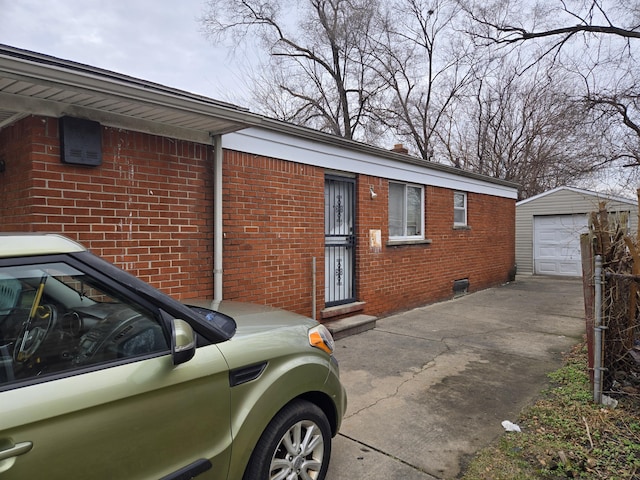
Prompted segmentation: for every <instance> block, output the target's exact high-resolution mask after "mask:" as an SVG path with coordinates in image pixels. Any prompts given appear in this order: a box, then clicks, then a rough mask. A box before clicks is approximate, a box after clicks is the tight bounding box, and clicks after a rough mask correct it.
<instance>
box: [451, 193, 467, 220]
mask: <svg viewBox="0 0 640 480" xmlns="http://www.w3.org/2000/svg"><path fill="white" fill-rule="evenodd" d="M453 226H454V227H466V226H467V194H466V193H464V192H454V193H453Z"/></svg>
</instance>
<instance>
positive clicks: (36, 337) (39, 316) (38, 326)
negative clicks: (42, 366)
mask: <svg viewBox="0 0 640 480" xmlns="http://www.w3.org/2000/svg"><path fill="white" fill-rule="evenodd" d="M57 318H58V311H57V310H56V307H54V306H53V305H39V306H38V307H37V308H36V310H35V314H34V315H33V318H31V319H29V320H27V321H26V322H25V323H24V324H23V325H22V327H21V328H20V333H19V334H18V337H17V339H16V344H15V347H14V349H13V360H14V361H16V362H18V363H25V362H27V361H29V359H31V357H33V356H34V355H35V353H36V352H37V351H38V349H39V348H40V346H41V345H42V342H44V340H45V338H47V335H48V334H49V332H50V331H51V328H52V327H53V325H55V323H56V320H57Z"/></svg>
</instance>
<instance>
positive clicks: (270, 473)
mask: <svg viewBox="0 0 640 480" xmlns="http://www.w3.org/2000/svg"><path fill="white" fill-rule="evenodd" d="M330 456H331V428H330V426H329V421H328V420H327V417H326V416H325V414H324V413H323V411H322V410H321V409H320V408H319V407H318V406H316V405H314V404H313V403H310V402H307V401H304V400H296V401H294V402H292V403H290V404H289V405H287V406H286V407H284V408H283V409H282V410H280V412H278V414H277V415H276V416H275V417H274V418H273V420H271V423H269V425H268V426H267V428H266V429H265V431H264V432H263V433H262V436H261V437H260V440H259V441H258V444H257V445H256V447H255V449H254V451H253V454H252V455H251V459H250V460H249V466H248V467H247V471H246V473H245V475H244V480H276V479H283V480H295V479H305V480H307V479H313V480H323V479H324V477H325V475H326V474H327V468H328V467H329V458H330Z"/></svg>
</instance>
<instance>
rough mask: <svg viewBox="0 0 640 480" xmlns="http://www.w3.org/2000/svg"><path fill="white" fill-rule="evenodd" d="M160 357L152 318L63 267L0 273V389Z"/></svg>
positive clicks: (160, 340)
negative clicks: (72, 371)
mask: <svg viewBox="0 0 640 480" xmlns="http://www.w3.org/2000/svg"><path fill="white" fill-rule="evenodd" d="M168 351H169V342H168V341H167V335H166V332H165V329H163V328H162V326H161V324H160V322H159V321H158V319H157V318H155V316H154V315H153V314H151V313H150V312H148V311H147V310H146V309H144V308H142V307H141V306H139V305H137V304H136V303H134V302H132V301H130V300H128V299H123V298H120V297H119V296H117V295H114V294H113V293H111V292H110V291H109V289H108V288H106V287H105V286H104V285H101V284H100V283H99V282H97V281H96V280H95V279H93V278H90V277H89V276H87V275H85V274H84V273H82V272H80V271H78V270H76V269H74V268H73V267H70V266H69V265H66V264H62V263H55V264H42V265H29V266H25V267H4V268H2V269H0V387H2V386H3V385H4V384H8V383H12V382H17V381H21V380H24V379H29V378H32V377H36V376H42V375H47V374H51V373H57V372H61V371H65V370H70V369H77V368H82V367H85V366H89V365H98V364H104V363H105V362H113V361H119V360H124V359H131V358H137V357H140V356H144V355H149V354H154V353H159V352H168Z"/></svg>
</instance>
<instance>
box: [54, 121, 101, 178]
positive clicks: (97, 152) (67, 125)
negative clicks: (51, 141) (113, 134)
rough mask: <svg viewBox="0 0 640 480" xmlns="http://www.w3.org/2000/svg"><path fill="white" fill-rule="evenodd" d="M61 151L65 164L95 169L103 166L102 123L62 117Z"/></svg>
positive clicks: (60, 123)
mask: <svg viewBox="0 0 640 480" xmlns="http://www.w3.org/2000/svg"><path fill="white" fill-rule="evenodd" d="M59 125H60V151H61V159H62V162H63V163H70V164H74V165H86V166H89V167H95V166H98V165H101V164H102V135H101V132H100V123H98V122H94V121H92V120H85V119H82V118H75V117H60V122H59Z"/></svg>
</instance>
